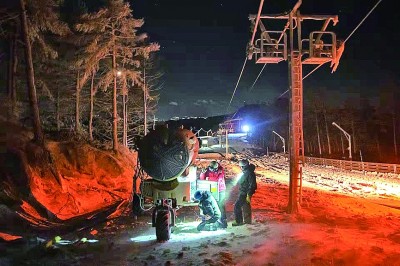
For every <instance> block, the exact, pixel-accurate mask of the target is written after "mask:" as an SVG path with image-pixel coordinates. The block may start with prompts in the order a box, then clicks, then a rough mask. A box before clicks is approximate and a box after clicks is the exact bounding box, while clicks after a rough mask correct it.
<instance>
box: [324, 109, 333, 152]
mask: <svg viewBox="0 0 400 266" xmlns="http://www.w3.org/2000/svg"><path fill="white" fill-rule="evenodd" d="M324 120H325V130H326V140H327V142H328V153H329V155H331V153H332V149H331V141H330V137H329V130H328V122H327V121H326V110H325V109H324Z"/></svg>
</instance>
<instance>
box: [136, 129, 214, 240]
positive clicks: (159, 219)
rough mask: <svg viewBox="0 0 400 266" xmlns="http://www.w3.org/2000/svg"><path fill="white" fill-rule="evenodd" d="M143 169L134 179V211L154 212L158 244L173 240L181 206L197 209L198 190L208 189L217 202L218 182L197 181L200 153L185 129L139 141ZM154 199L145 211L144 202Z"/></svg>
mask: <svg viewBox="0 0 400 266" xmlns="http://www.w3.org/2000/svg"><path fill="white" fill-rule="evenodd" d="M137 150H138V159H139V164H140V166H139V167H138V171H137V174H135V177H134V190H135V191H134V196H133V212H134V214H135V215H138V214H140V213H142V212H143V211H147V210H150V209H151V208H154V209H153V212H152V226H153V227H155V229H156V237H157V240H158V241H167V240H169V239H170V235H171V230H172V228H173V227H174V226H175V222H176V211H177V210H178V209H179V208H180V207H182V206H196V205H197V203H195V202H194V201H193V196H194V193H195V192H196V190H208V191H210V192H211V193H212V194H213V196H214V197H215V199H216V200H217V201H218V184H217V182H212V181H206V180H198V179H197V167H196V166H195V165H194V162H195V160H196V157H197V155H198V151H199V140H198V138H197V137H196V136H195V134H194V133H193V132H192V131H190V130H188V129H183V128H178V129H169V128H167V127H159V128H156V129H155V130H152V131H150V132H149V133H148V134H147V135H146V136H145V137H143V138H142V139H140V140H139V141H137ZM147 199H149V200H151V202H152V204H151V207H150V208H145V207H144V205H145V204H144V203H145V200H147Z"/></svg>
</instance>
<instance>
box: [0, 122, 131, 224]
mask: <svg viewBox="0 0 400 266" xmlns="http://www.w3.org/2000/svg"><path fill="white" fill-rule="evenodd" d="M0 122H1V128H2V130H1V131H0V149H1V150H2V151H3V152H2V153H1V154H0V188H1V191H0V207H1V209H5V208H6V209H8V210H9V211H1V213H0V217H2V216H3V215H5V216H7V217H2V218H4V219H1V220H2V221H0V224H1V225H6V224H7V220H8V222H12V221H15V217H14V216H13V215H12V214H14V213H18V214H19V215H20V216H21V217H23V218H24V219H25V220H27V221H29V223H31V224H34V225H36V226H39V227H42V226H46V227H51V226H53V225H55V224H62V223H64V221H65V220H68V219H73V218H77V217H82V216H85V215H86V216H88V215H93V214H95V213H96V212H99V211H101V210H103V209H104V208H108V207H110V206H114V205H116V204H120V203H123V202H126V201H127V200H128V199H129V198H130V196H131V191H132V181H133V179H132V177H133V175H134V169H135V167H136V153H133V152H130V151H129V150H128V149H126V148H124V147H121V148H120V149H119V151H118V152H117V153H114V152H112V151H104V150H99V149H97V148H94V147H93V146H91V145H89V144H86V143H78V142H72V141H71V142H55V141H46V144H45V149H43V148H42V147H39V146H37V145H36V144H34V143H32V142H31V139H32V137H33V136H32V133H31V132H29V131H27V130H26V129H24V128H22V127H19V126H18V125H16V124H12V123H7V122H5V121H0ZM17 220H18V219H17Z"/></svg>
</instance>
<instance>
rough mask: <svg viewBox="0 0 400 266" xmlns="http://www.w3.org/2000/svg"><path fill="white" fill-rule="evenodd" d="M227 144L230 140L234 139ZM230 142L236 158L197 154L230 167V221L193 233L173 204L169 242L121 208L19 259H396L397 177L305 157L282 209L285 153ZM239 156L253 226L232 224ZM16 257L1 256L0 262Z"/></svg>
mask: <svg viewBox="0 0 400 266" xmlns="http://www.w3.org/2000/svg"><path fill="white" fill-rule="evenodd" d="M231 143H232V146H233V147H235V145H234V144H235V141H234V140H232V141H231ZM236 144H238V147H237V148H238V149H237V151H239V150H240V152H239V153H236V154H235V155H234V156H233V159H234V160H226V159H225V158H224V157H223V156H222V155H223V152H221V151H220V152H221V153H222V155H221V154H218V153H214V154H213V153H208V154H202V155H201V156H199V157H200V159H199V160H198V161H197V164H198V166H199V167H205V166H207V164H208V163H209V161H210V160H212V159H217V160H218V161H219V162H220V163H221V164H222V165H223V166H224V167H225V169H226V176H227V184H228V201H227V213H228V220H229V226H228V228H227V229H219V230H218V231H213V232H197V230H196V226H197V224H198V223H199V220H198V209H197V207H184V208H182V209H180V210H178V224H177V226H176V228H175V231H174V233H173V234H172V236H171V239H170V241H168V242H164V243H159V242H157V241H156V239H155V229H154V228H152V227H151V224H150V221H151V220H150V219H151V218H150V217H151V212H148V213H146V214H145V215H144V216H141V217H139V218H138V219H137V220H136V219H134V218H133V217H131V216H123V217H121V218H120V219H117V220H112V221H108V222H106V223H104V224H101V225H97V226H95V227H91V228H88V229H86V230H82V231H80V232H71V233H70V234H65V235H61V237H62V238H63V239H67V240H68V239H69V240H71V239H74V238H77V237H79V238H81V237H86V238H88V239H96V240H98V242H96V243H88V242H86V243H80V242H77V243H76V244H73V245H70V246H65V247H60V248H59V249H57V250H58V251H57V252H56V253H55V254H56V255H54V251H49V249H45V251H42V253H40V254H41V255H40V256H32V257H28V259H27V256H26V255H21V254H20V253H21V252H20V251H19V253H18V257H20V258H21V260H22V261H23V262H24V263H25V264H28V265H43V264H44V263H46V265H243V266H244V265H252V266H254V265H321V266H322V265H357V266H364V265H400V203H399V202H400V201H399V196H400V194H399V191H400V190H399V188H400V177H399V176H398V175H393V174H379V173H365V174H364V173H362V172H355V171H353V172H348V171H342V170H340V169H336V168H332V167H321V166H316V165H306V166H305V167H304V169H303V189H302V204H301V208H300V210H299V213H298V214H288V213H287V212H286V206H287V202H288V181H289V173H288V162H287V159H285V158H284V157H282V156H279V155H273V156H255V155H252V149H253V148H252V147H250V146H245V147H244V145H240V141H238V142H237V143H236ZM242 157H246V158H249V159H250V160H251V162H252V163H254V164H255V165H256V166H257V169H256V174H257V182H258V188H257V191H256V193H255V195H254V196H253V198H252V208H253V224H251V225H244V226H240V227H232V226H231V222H232V221H233V218H234V217H233V205H234V202H235V200H236V196H237V187H236V186H235V185H234V184H235V182H234V181H235V177H236V176H237V174H238V173H239V172H240V170H239V167H238V165H237V161H235V159H239V158H242ZM50 250H53V249H50ZM0 258H1V257H0ZM21 260H11V259H7V260H6V259H4V260H0V265H3V264H1V262H4V263H7V262H15V261H18V262H19V261H21ZM35 263H36V264H35ZM4 265H8V264H4ZM9 265H12V264H9Z"/></svg>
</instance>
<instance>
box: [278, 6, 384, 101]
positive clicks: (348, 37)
mask: <svg viewBox="0 0 400 266" xmlns="http://www.w3.org/2000/svg"><path fill="white" fill-rule="evenodd" d="M380 2H382V0H379V1H378V2H377V3H376V4H375V6H374V7H373V8H372V9H371V10H370V11H369V12H368V14H367V15H366V16H365V17H364V18H363V19H362V20H361V22H360V23H359V24H358V25H357V26H356V27H355V28H354V30H353V31H352V32H351V33H350V34H349V36H347V38H346V39H345V40H344V41H343V44H344V43H346V42H347V41H348V40H349V39H350V37H351V36H352V35H353V34H354V32H355V31H356V30H357V29H358V28H359V27H360V26H361V24H362V23H363V22H364V21H365V20H366V19H367V17H368V16H369V15H370V14H371V13H372V11H374V9H375V8H376V7H377V6H378V5H379V3H380ZM325 63H326V62H324V63H321V64H319V65H318V66H316V67H315V68H314V69H313V70H311V71H310V72H309V73H308V74H307V75H305V76H304V77H303V80H304V79H305V78H307V77H308V76H310V75H311V74H312V73H313V72H314V71H316V70H317V69H318V68H320V67H321V66H322V65H323V64H325ZM287 92H289V89H287V90H286V91H285V92H283V93H282V94H281V95H280V96H279V97H278V99H279V98H281V97H282V96H283V95H285V94H286V93H287Z"/></svg>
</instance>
